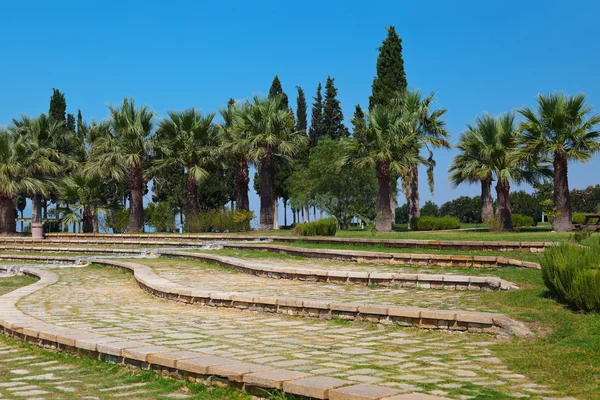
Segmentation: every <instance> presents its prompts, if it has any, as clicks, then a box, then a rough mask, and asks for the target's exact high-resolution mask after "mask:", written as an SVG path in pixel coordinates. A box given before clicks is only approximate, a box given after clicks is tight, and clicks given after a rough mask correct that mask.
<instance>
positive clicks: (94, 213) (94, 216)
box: [90, 206, 100, 233]
mask: <svg viewBox="0 0 600 400" xmlns="http://www.w3.org/2000/svg"><path fill="white" fill-rule="evenodd" d="M90 208H91V212H92V232H93V233H98V232H99V230H100V224H99V221H98V210H97V209H96V207H95V206H94V207H90Z"/></svg>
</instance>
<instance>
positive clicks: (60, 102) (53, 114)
mask: <svg viewBox="0 0 600 400" xmlns="http://www.w3.org/2000/svg"><path fill="white" fill-rule="evenodd" d="M52 91H53V92H52V97H50V110H49V111H48V116H49V117H50V118H52V119H54V120H56V121H64V122H65V123H66V122H67V116H66V113H67V100H66V99H65V95H64V93H61V92H60V90H58V89H52Z"/></svg>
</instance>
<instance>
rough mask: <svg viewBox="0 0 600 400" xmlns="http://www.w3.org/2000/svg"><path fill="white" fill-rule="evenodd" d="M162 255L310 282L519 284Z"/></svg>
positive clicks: (462, 286)
mask: <svg viewBox="0 0 600 400" xmlns="http://www.w3.org/2000/svg"><path fill="white" fill-rule="evenodd" d="M161 256H166V257H179V258H188V259H194V260H200V261H208V262H214V263H217V264H219V265H220V266H222V267H226V268H230V269H235V270H237V271H240V272H244V273H246V274H250V275H254V276H259V277H261V278H273V279H295V280H300V281H308V282H329V283H338V284H359V285H371V284H377V285H380V286H391V285H398V286H400V287H419V288H423V289H445V290H471V291H473V290H475V291H479V290H510V289H517V288H518V287H517V285H515V284H514V283H512V282H509V281H506V280H504V279H500V278H497V277H487V276H468V275H440V274H423V273H396V272H361V271H344V270H322V269H308V268H289V267H279V266H263V265H261V264H260V263H257V262H252V261H248V260H240V259H238V258H234V257H226V256H218V255H212V254H206V253H191V252H189V253H188V252H177V251H163V252H161Z"/></svg>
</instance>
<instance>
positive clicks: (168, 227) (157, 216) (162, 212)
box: [144, 202, 175, 232]
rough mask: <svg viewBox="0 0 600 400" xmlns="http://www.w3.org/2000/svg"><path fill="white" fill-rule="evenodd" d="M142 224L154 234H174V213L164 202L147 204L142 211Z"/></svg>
mask: <svg viewBox="0 0 600 400" xmlns="http://www.w3.org/2000/svg"><path fill="white" fill-rule="evenodd" d="M144 222H145V223H146V224H148V226H150V227H152V228H154V231H155V232H175V213H174V212H173V211H172V210H171V209H170V208H169V205H168V204H167V203H165V202H161V203H148V206H147V207H146V209H145V210H144Z"/></svg>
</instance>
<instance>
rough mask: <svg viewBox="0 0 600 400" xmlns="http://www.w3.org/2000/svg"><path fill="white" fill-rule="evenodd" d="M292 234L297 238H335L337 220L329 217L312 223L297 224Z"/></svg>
mask: <svg viewBox="0 0 600 400" xmlns="http://www.w3.org/2000/svg"><path fill="white" fill-rule="evenodd" d="M292 232H293V233H294V235H298V236H335V234H336V232H337V219H335V218H334V217H329V218H324V219H320V220H318V221H314V222H306V223H304V224H297V225H296V226H294V229H293V230H292Z"/></svg>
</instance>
